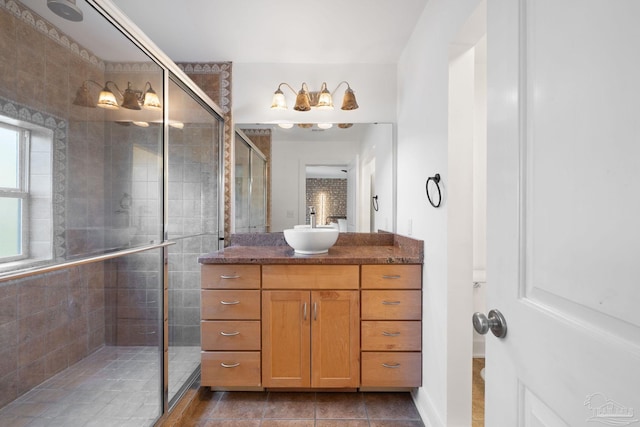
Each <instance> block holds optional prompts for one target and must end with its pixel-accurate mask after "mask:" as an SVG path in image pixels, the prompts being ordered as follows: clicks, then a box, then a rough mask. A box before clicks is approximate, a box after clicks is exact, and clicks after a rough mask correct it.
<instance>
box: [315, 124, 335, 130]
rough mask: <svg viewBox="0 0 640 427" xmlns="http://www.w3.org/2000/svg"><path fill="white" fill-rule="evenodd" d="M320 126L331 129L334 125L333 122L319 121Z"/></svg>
mask: <svg viewBox="0 0 640 427" xmlns="http://www.w3.org/2000/svg"><path fill="white" fill-rule="evenodd" d="M318 127H319V128H320V129H331V128H332V127H333V123H318Z"/></svg>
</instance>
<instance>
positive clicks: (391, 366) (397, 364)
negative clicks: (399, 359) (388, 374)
mask: <svg viewBox="0 0 640 427" xmlns="http://www.w3.org/2000/svg"><path fill="white" fill-rule="evenodd" d="M382 366H384V367H385V368H389V369H397V368H399V367H400V364H399V363H396V364H395V365H389V364H388V363H383V364H382Z"/></svg>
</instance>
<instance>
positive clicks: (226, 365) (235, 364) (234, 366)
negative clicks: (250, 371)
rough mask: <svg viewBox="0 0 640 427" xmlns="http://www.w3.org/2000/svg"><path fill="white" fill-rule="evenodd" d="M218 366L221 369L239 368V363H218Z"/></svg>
mask: <svg viewBox="0 0 640 427" xmlns="http://www.w3.org/2000/svg"><path fill="white" fill-rule="evenodd" d="M220 366H222V367H223V368H237V367H238V366H240V362H236V363H224V362H222V363H220Z"/></svg>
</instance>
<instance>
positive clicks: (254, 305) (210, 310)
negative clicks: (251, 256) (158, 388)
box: [200, 264, 261, 387]
mask: <svg viewBox="0 0 640 427" xmlns="http://www.w3.org/2000/svg"><path fill="white" fill-rule="evenodd" d="M201 277H202V279H201V288H202V291H201V292H202V295H201V310H200V311H201V318H202V320H201V324H200V331H201V332H200V333H201V347H202V352H201V362H202V371H201V372H202V374H201V377H202V378H201V384H202V385H203V386H210V387H260V386H261V372H260V361H261V358H260V349H261V343H260V266H259V265H218V264H214V265H203V266H202V276H201Z"/></svg>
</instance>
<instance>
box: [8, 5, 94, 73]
mask: <svg viewBox="0 0 640 427" xmlns="http://www.w3.org/2000/svg"><path fill="white" fill-rule="evenodd" d="M0 8H2V9H6V10H7V11H8V12H9V13H11V14H12V15H13V16H15V17H16V18H18V19H20V20H22V21H23V22H24V23H26V24H29V25H31V26H32V27H33V28H35V29H36V30H38V31H39V32H41V33H43V34H46V35H47V36H49V38H50V39H51V40H53V41H55V42H57V43H58V44H60V45H61V46H64V47H66V48H67V49H69V50H70V51H71V52H73V53H75V54H76V55H78V56H79V57H81V58H82V59H84V60H85V61H87V62H89V63H91V64H93V65H95V66H96V67H98V68H100V69H101V70H104V68H105V64H104V62H103V61H102V60H101V59H100V58H98V57H97V56H96V55H95V54H94V53H93V52H91V51H90V50H88V49H86V48H84V47H82V46H81V45H80V44H78V42H76V41H75V40H73V39H72V38H70V37H69V36H67V35H66V34H64V33H62V32H59V30H58V28H57V27H55V26H54V25H53V24H51V23H50V22H49V21H47V20H45V19H44V18H42V17H41V16H40V15H38V14H37V13H35V12H34V11H32V10H31V9H29V8H27V7H26V6H24V5H18V3H16V2H15V1H14V0H8V1H6V0H0Z"/></svg>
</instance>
